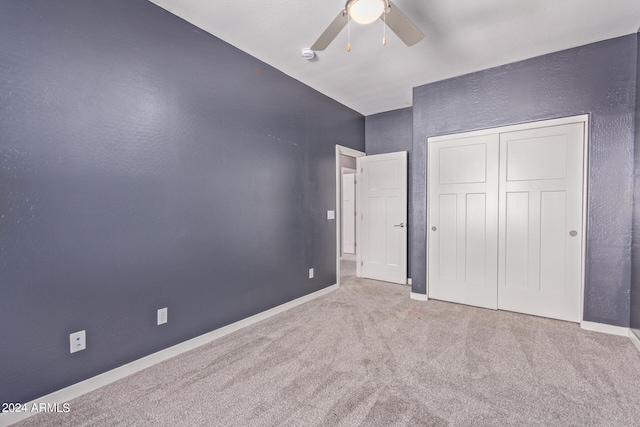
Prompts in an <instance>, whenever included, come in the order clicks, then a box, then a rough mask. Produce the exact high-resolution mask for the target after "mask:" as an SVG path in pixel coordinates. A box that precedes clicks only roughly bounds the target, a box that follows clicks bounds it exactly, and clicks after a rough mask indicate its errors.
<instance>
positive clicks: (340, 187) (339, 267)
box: [336, 145, 366, 286]
mask: <svg viewBox="0 0 640 427" xmlns="http://www.w3.org/2000/svg"><path fill="white" fill-rule="evenodd" d="M365 155H366V154H365V153H363V152H361V151H358V150H354V149H352V148H347V147H343V146H341V145H336V220H337V223H336V282H337V284H338V286H339V285H340V283H341V277H342V276H343V275H347V276H348V277H355V276H356V275H357V274H356V253H357V245H356V217H355V215H356V211H355V209H356V194H357V182H356V179H355V176H356V174H355V172H356V159H357V158H358V157H363V156H365Z"/></svg>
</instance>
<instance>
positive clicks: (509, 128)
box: [425, 114, 590, 322]
mask: <svg viewBox="0 0 640 427" xmlns="http://www.w3.org/2000/svg"><path fill="white" fill-rule="evenodd" d="M572 123H582V124H583V125H584V141H583V144H584V151H583V156H582V157H583V158H582V230H581V232H582V237H583V238H582V247H581V256H580V261H581V265H580V322H582V321H584V286H585V266H586V260H587V237H588V236H587V210H588V198H587V195H588V191H587V190H588V187H589V179H588V178H589V176H588V172H589V171H588V165H589V139H590V132H589V130H590V129H589V114H581V115H578V116H569V117H561V118H557V119H547V120H539V121H535V122H527V123H520V124H515V125H506V126H499V127H494V128H489V129H482V130H476V131H470V132H459V133H455V134H450V135H439V136H432V137H427V138H425V143H426V147H425V148H426V153H427V159H426V165H425V166H426V171H427V172H426V174H425V181H426V184H425V185H426V195H427V197H426V205H427V208H426V223H425V229H427V228H428V226H429V200H430V196H431V195H430V194H429V193H430V192H429V172H430V170H429V143H431V142H441V141H448V140H451V139H459V138H466V137H474V136H481V135H491V134H496V133H498V134H499V133H506V132H513V131H520V130H529V129H537V128H542V127H549V126H559V125H567V124H572ZM425 241H426V244H427V251H426V252H427V256H426V260H425V262H426V265H425V266H426V267H427V268H426V269H425V270H426V277H425V283H426V299H427V300H428V299H429V233H428V232H427V233H426V239H425Z"/></svg>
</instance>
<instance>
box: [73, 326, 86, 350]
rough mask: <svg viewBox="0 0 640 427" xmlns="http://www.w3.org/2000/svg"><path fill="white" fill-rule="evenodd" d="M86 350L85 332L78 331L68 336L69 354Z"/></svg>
mask: <svg viewBox="0 0 640 427" xmlns="http://www.w3.org/2000/svg"><path fill="white" fill-rule="evenodd" d="M85 348H87V331H78V332H74V333H72V334H71V335H69V353H75V352H76V351H80V350H84V349H85Z"/></svg>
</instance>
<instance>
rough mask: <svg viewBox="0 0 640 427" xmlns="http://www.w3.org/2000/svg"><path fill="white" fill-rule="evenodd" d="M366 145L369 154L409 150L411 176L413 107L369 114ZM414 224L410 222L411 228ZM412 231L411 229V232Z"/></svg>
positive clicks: (409, 197) (408, 269) (366, 122)
mask: <svg viewBox="0 0 640 427" xmlns="http://www.w3.org/2000/svg"><path fill="white" fill-rule="evenodd" d="M365 141H366V143H365V146H366V150H367V151H366V153H367V155H368V156H371V155H373V154H384V153H394V152H397V151H406V152H408V158H409V164H408V165H407V168H408V169H407V170H408V173H409V176H411V150H412V148H413V108H412V107H408V108H401V109H399V110H393V111H388V112H384V113H379V114H374V115H371V116H367V117H366V119H365ZM408 187H409V188H408V192H409V194H408V195H407V196H408V197H407V202H408V203H409V206H411V202H412V200H411V199H412V197H411V196H412V194H413V193H412V191H411V180H410V179H409V182H408ZM411 227H412V224H411V222H409V230H411ZM410 232H411V231H409V233H410ZM407 245H408V248H407V251H408V252H407V257H408V258H407V272H408V274H409V277H411V260H412V259H411V245H410V244H409V242H408V243H407Z"/></svg>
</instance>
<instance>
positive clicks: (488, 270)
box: [427, 135, 499, 309]
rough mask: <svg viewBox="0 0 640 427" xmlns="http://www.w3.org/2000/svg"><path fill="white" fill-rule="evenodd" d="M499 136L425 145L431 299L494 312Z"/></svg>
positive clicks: (495, 299)
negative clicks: (491, 309) (427, 149)
mask: <svg viewBox="0 0 640 427" xmlns="http://www.w3.org/2000/svg"><path fill="white" fill-rule="evenodd" d="M498 159H499V137H498V135H485V136H477V137H471V138H461V139H453V140H448V141H443V142H435V143H431V144H429V222H428V224H427V226H428V231H427V232H428V233H429V248H428V251H429V264H428V275H429V278H428V283H429V297H430V298H434V299H441V300H446V301H453V302H457V303H462V304H470V305H475V306H479V307H486V308H493V309H496V308H497V303H498V301H497V295H496V293H497V256H498Z"/></svg>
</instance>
